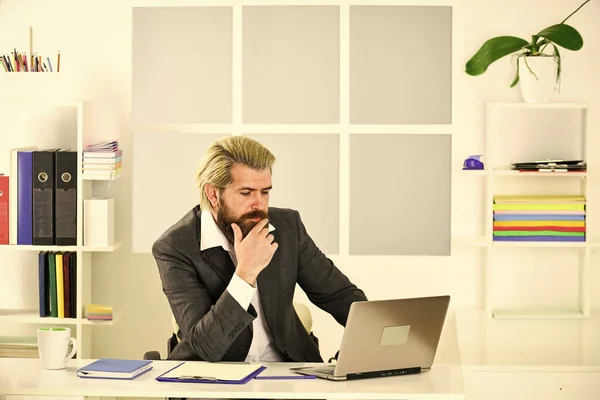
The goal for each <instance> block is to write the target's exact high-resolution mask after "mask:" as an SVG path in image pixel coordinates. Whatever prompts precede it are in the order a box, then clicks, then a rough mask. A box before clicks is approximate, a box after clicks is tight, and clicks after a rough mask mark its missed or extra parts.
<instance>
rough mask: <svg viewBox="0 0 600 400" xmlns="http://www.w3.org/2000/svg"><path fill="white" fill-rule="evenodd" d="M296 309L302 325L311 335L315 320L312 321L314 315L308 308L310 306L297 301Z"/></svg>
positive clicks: (295, 303)
mask: <svg viewBox="0 0 600 400" xmlns="http://www.w3.org/2000/svg"><path fill="white" fill-rule="evenodd" d="M294 309H295V310H296V314H298V317H299V318H300V321H301V322H302V325H304V329H306V332H308V333H311V332H312V324H313V320H312V314H311V312H310V308H308V306H307V305H306V304H304V303H300V302H296V301H295V302H294Z"/></svg>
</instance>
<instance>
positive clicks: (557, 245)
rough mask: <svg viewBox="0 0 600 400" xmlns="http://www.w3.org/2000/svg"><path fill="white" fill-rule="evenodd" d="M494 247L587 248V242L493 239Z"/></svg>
mask: <svg viewBox="0 0 600 400" xmlns="http://www.w3.org/2000/svg"><path fill="white" fill-rule="evenodd" d="M491 246H492V247H521V248H523V247H529V248H532V247H545V248H565V247H566V248H585V247H586V242H523V241H519V242H517V241H515V242H504V241H492V244H491Z"/></svg>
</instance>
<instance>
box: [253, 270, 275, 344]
mask: <svg viewBox="0 0 600 400" xmlns="http://www.w3.org/2000/svg"><path fill="white" fill-rule="evenodd" d="M257 282H258V293H259V296H260V303H261V306H262V309H263V314H264V318H265V321H266V322H267V325H268V327H269V330H270V331H271V335H272V336H273V339H275V340H277V339H278V338H279V336H280V335H277V334H276V332H277V330H278V326H277V320H278V318H277V312H278V310H279V307H278V299H279V293H278V292H279V266H278V264H277V263H276V262H275V260H274V259H273V260H271V263H270V264H269V265H267V267H266V268H265V269H263V270H262V271H261V273H260V274H259V275H258V279H257Z"/></svg>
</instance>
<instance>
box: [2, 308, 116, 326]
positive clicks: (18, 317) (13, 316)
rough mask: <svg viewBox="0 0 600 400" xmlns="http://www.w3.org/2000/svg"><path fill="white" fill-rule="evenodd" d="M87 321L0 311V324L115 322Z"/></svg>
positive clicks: (106, 322)
mask: <svg viewBox="0 0 600 400" xmlns="http://www.w3.org/2000/svg"><path fill="white" fill-rule="evenodd" d="M115 320H116V318H115V316H114V315H113V320H112V321H88V320H87V319H86V318H54V317H40V314H39V312H38V310H0V323H2V324H5V323H19V324H48V325H113V324H114V323H115V322H116V321H115Z"/></svg>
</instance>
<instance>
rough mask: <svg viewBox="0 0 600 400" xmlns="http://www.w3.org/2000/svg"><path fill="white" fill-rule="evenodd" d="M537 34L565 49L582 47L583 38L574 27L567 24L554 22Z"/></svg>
mask: <svg viewBox="0 0 600 400" xmlns="http://www.w3.org/2000/svg"><path fill="white" fill-rule="evenodd" d="M538 36H541V37H543V38H546V39H548V40H549V41H551V42H554V43H556V44H557V45H559V46H561V47H564V48H565V49H567V50H579V49H581V48H582V47H583V38H582V37H581V35H580V34H579V32H577V30H576V29H575V28H573V27H572V26H571V25H567V24H556V25H552V26H549V27H548V28H546V29H544V30H543V31H541V32H540V33H538Z"/></svg>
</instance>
